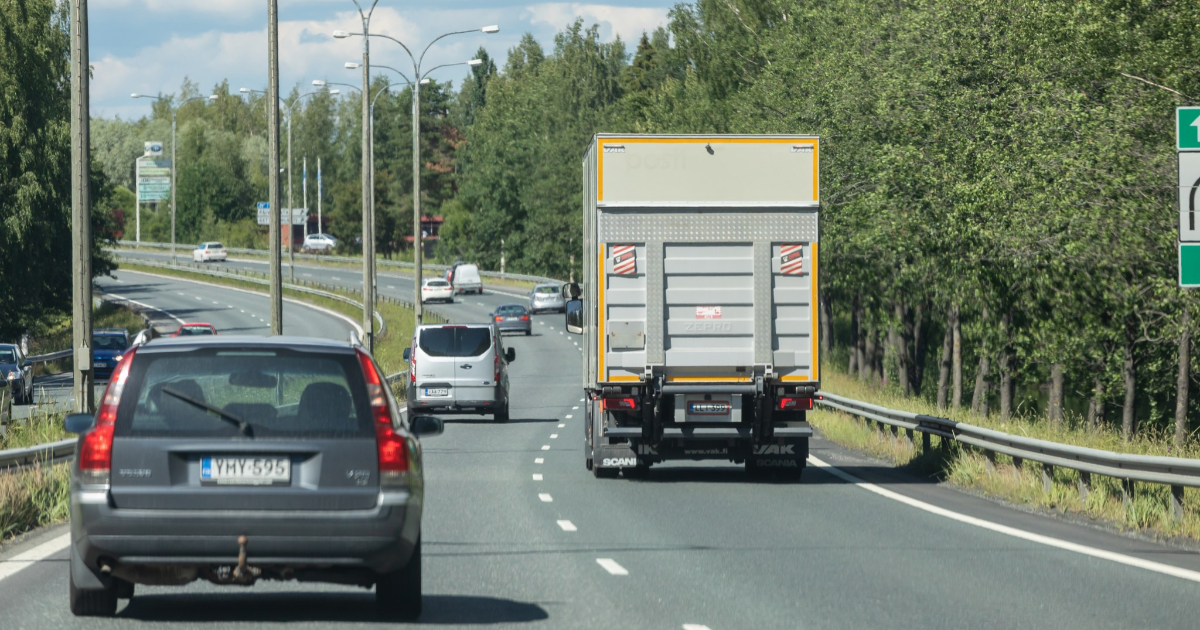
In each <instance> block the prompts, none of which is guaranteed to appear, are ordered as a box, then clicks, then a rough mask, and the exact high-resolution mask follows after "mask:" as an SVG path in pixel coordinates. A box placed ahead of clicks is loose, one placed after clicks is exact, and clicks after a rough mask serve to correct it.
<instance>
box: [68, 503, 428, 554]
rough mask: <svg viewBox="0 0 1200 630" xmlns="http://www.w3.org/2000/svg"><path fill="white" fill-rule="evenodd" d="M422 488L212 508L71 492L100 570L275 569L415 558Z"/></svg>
mask: <svg viewBox="0 0 1200 630" xmlns="http://www.w3.org/2000/svg"><path fill="white" fill-rule="evenodd" d="M421 512H422V505H421V498H420V496H419V494H416V495H414V494H409V493H407V492H403V493H387V494H381V495H380V500H379V502H378V504H377V505H376V506H375V507H373V508H370V509H366V510H341V511H285V510H280V511H272V510H261V511H243V510H238V511H232V510H231V511H212V510H203V511H202V510H194V511H193V510H142V509H117V508H115V507H113V505H112V504H111V501H110V500H109V498H108V493H107V492H103V491H100V492H81V491H79V490H78V489H73V490H72V493H71V539H72V544H73V545H74V552H75V553H76V554H78V557H79V558H80V559H81V560H82V561H83V563H84V564H85V565H86V566H87V567H88V568H90V569H92V570H93V571H98V570H99V567H100V566H101V564H102V563H104V562H108V563H110V564H111V563H115V565H119V566H122V567H145V566H160V567H161V566H172V567H189V566H190V567H200V568H210V567H214V566H224V565H234V564H237V562H238V552H239V546H238V538H239V537H241V536H245V537H246V539H247V544H246V552H247V562H248V563H249V564H250V565H251V566H270V567H272V568H276V569H278V568H294V569H302V568H321V567H328V568H339V569H360V570H361V569H366V570H369V571H372V572H387V571H393V570H395V569H398V568H399V567H402V566H404V564H405V563H407V562H408V559H409V557H410V556H411V555H412V551H413V549H414V547H415V545H416V542H417V539H418V537H419V535H420V526H421Z"/></svg>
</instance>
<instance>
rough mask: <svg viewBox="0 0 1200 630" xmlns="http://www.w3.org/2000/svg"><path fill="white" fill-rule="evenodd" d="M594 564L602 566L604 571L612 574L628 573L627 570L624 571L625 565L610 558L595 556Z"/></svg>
mask: <svg viewBox="0 0 1200 630" xmlns="http://www.w3.org/2000/svg"><path fill="white" fill-rule="evenodd" d="M596 564H598V565H600V566H602V567H604V570H605V571H608V572H609V573H611V574H613V575H629V571H626V570H625V567H623V566H621V565H619V564H617V561H616V560H613V559H612V558H596Z"/></svg>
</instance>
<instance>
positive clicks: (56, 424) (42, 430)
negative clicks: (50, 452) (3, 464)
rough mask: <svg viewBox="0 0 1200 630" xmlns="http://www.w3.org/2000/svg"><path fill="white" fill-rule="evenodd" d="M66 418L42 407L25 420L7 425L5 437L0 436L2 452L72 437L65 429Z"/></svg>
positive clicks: (0, 449)
mask: <svg viewBox="0 0 1200 630" xmlns="http://www.w3.org/2000/svg"><path fill="white" fill-rule="evenodd" d="M64 417H65V414H64V413H62V412H55V411H52V410H50V409H47V408H45V407H41V408H39V409H38V410H37V411H35V412H34V413H32V414H31V415H30V416H29V417H28V418H26V419H24V420H14V421H13V422H11V423H9V424H7V425H6V431H5V432H4V435H0V451H5V450H8V449H12V448H29V447H30V446H36V445H38V444H46V443H47V442H58V441H59V440H65V439H67V438H69V437H71V434H70V433H67V432H66V430H65V429H63V418H64Z"/></svg>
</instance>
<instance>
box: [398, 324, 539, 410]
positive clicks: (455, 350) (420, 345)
mask: <svg viewBox="0 0 1200 630" xmlns="http://www.w3.org/2000/svg"><path fill="white" fill-rule="evenodd" d="M516 358H517V353H516V351H515V350H513V349H512V348H508V349H507V350H506V349H505V348H504V341H503V340H502V339H501V338H500V331H499V330H497V329H496V327H495V326H492V325H491V324H445V325H439V324H426V325H421V326H417V329H416V330H415V331H413V341H412V347H411V348H405V349H404V360H405V361H407V362H408V366H409V367H408V369H409V372H408V413H409V416H412V415H414V414H417V413H427V412H434V413H437V414H439V415H441V414H450V413H463V414H471V413H474V414H480V415H484V414H489V413H490V414H493V417H494V419H495V420H496V422H508V392H509V389H508V364H509V363H512V362H513V361H515V360H516Z"/></svg>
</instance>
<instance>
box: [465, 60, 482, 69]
mask: <svg viewBox="0 0 1200 630" xmlns="http://www.w3.org/2000/svg"><path fill="white" fill-rule="evenodd" d="M467 65H468V66H471V67H472V68H474V67H475V66H481V65H483V60H482V59H472V60H470V61H468V62H467Z"/></svg>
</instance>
